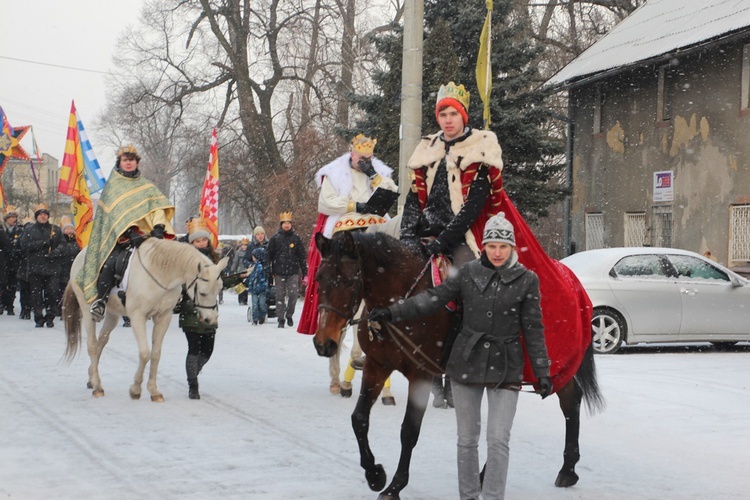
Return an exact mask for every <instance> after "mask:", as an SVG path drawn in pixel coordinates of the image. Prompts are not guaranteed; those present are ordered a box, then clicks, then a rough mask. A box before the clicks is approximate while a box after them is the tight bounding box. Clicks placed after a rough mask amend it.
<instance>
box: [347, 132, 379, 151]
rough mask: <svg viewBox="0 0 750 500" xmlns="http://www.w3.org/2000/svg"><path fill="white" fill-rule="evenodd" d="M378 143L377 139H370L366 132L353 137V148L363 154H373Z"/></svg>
mask: <svg viewBox="0 0 750 500" xmlns="http://www.w3.org/2000/svg"><path fill="white" fill-rule="evenodd" d="M377 143H378V140H377V139H370V138H369V137H367V136H365V135H364V134H359V135H358V136H356V137H355V138H354V139H352V149H353V150H354V151H356V152H357V153H359V154H361V155H371V154H372V152H373V151H374V150H375V145H376V144H377Z"/></svg>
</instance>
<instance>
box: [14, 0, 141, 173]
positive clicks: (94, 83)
mask: <svg viewBox="0 0 750 500" xmlns="http://www.w3.org/2000/svg"><path fill="white" fill-rule="evenodd" d="M144 3H145V0H114V1H112V0H108V1H104V0H23V1H17V0H0V12H1V13H2V19H3V26H2V29H0V106H2V107H3V110H4V111H5V113H6V115H7V116H8V118H9V120H10V123H11V125H13V126H14V127H17V126H20V125H32V126H33V127H34V133H35V134H36V138H37V142H38V144H39V147H40V149H41V150H42V152H43V153H47V154H50V155H52V156H54V157H55V158H57V159H58V160H59V161H62V156H63V151H64V148H65V135H66V131H67V126H68V116H69V114H70V102H71V100H75V103H76V108H77V109H78V113H79V117H80V118H81V119H82V120H83V124H84V126H85V127H86V130H87V131H88V132H89V136H90V139H91V142H92V145H93V146H94V149H95V151H96V153H97V157H98V158H99V161H100V163H101V164H102V167H105V168H106V169H107V170H109V168H108V167H110V166H111V165H112V164H113V162H114V158H113V156H114V152H113V151H110V150H109V149H108V148H103V147H102V145H100V144H97V142H101V141H97V140H96V136H95V134H94V133H93V123H94V119H95V118H96V117H97V115H98V114H99V113H101V112H102V111H103V108H104V107H105V89H106V88H107V82H108V81H111V78H113V77H112V76H110V75H108V74H106V73H109V72H110V71H111V70H112V55H113V53H114V49H115V43H116V41H117V37H118V36H119V35H120V34H121V33H122V32H123V30H124V29H125V28H126V27H127V26H134V25H136V24H137V21H138V15H139V13H140V10H141V7H142V6H143V4H144ZM60 66H64V67H60ZM68 68H80V69H68ZM21 144H22V145H23V146H24V147H25V148H26V149H27V151H29V152H31V150H32V146H31V144H32V143H31V134H27V136H26V137H25V138H24V140H23V141H22V142H21Z"/></svg>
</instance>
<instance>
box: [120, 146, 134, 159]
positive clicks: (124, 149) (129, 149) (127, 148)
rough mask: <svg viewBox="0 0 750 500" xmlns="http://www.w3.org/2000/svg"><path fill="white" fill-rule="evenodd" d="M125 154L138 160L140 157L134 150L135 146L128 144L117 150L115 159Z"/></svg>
mask: <svg viewBox="0 0 750 500" xmlns="http://www.w3.org/2000/svg"><path fill="white" fill-rule="evenodd" d="M125 153H129V154H131V155H135V156H138V157H139V158H140V156H139V155H138V150H137V149H135V146H133V145H132V144H128V145H127V146H120V149H118V150H117V157H118V158H119V157H120V156H122V155H124V154H125Z"/></svg>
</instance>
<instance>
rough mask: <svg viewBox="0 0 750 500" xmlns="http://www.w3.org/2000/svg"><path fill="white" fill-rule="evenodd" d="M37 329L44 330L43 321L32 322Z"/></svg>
mask: <svg viewBox="0 0 750 500" xmlns="http://www.w3.org/2000/svg"><path fill="white" fill-rule="evenodd" d="M34 323H35V325H34V326H36V327H37V328H44V321H35V322H34Z"/></svg>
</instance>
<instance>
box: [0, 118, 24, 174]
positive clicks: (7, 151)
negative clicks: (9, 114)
mask: <svg viewBox="0 0 750 500" xmlns="http://www.w3.org/2000/svg"><path fill="white" fill-rule="evenodd" d="M6 123H7V122H6ZM30 128H31V125H24V126H23V127H13V129H9V128H7V127H3V128H2V132H0V171H2V169H3V168H4V167H5V163H6V162H7V161H8V159H9V158H18V159H20V160H28V159H29V153H27V152H26V150H25V149H23V147H22V146H21V144H19V142H20V141H21V139H23V136H24V135H26V132H28V131H29V129H30Z"/></svg>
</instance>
